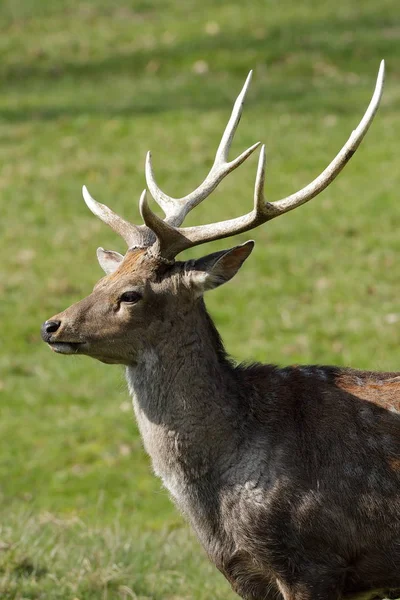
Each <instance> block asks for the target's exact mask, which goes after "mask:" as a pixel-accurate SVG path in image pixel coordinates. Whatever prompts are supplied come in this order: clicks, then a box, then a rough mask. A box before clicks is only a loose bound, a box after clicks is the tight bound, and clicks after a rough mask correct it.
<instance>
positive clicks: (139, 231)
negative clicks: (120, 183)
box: [83, 60, 385, 260]
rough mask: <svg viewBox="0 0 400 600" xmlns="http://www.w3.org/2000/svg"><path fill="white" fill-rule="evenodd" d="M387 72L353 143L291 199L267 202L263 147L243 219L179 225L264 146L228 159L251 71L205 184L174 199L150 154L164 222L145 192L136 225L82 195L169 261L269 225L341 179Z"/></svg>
mask: <svg viewBox="0 0 400 600" xmlns="http://www.w3.org/2000/svg"><path fill="white" fill-rule="evenodd" d="M384 74H385V63H384V61H383V60H382V62H381V65H380V68H379V73H378V77H377V81H376V86H375V91H374V94H373V96H372V99H371V102H370V103H369V106H368V108H367V110H366V112H365V114H364V116H363V118H362V119H361V121H360V123H359V125H358V127H357V128H356V129H355V130H354V131H353V132H352V134H351V135H350V137H349V139H348V141H347V142H346V143H345V145H344V146H343V148H342V149H341V150H340V152H339V153H338V154H337V156H336V157H335V158H334V159H333V161H332V162H331V163H330V164H329V165H328V167H326V169H325V170H324V171H323V172H322V173H321V174H320V175H319V176H318V177H317V178H316V179H314V181H312V182H311V183H309V184H308V185H307V186H306V187H304V188H303V189H301V190H299V191H298V192H296V193H294V194H291V195H290V196H287V197H286V198H282V199H281V200H277V201H276V202H266V201H265V198H264V179H265V165H266V160H265V147H264V146H262V148H261V152H260V158H259V161H258V168H257V174H256V181H255V190H254V208H253V210H252V211H251V212H249V213H248V214H246V215H244V216H242V217H237V218H236V219H229V220H228V221H221V222H219V223H212V224H210V225H199V226H196V227H179V225H181V224H182V222H183V220H184V218H185V216H186V215H187V214H188V212H189V211H190V210H192V209H193V208H194V207H195V206H197V205H198V204H200V202H202V201H203V200H204V199H205V198H207V196H209V195H210V194H211V192H212V191H213V190H214V189H215V188H216V187H217V185H218V184H219V183H220V182H221V181H222V179H223V178H224V177H225V176H226V175H227V174H228V173H230V172H231V171H233V170H234V169H236V167H238V166H239V165H241V164H242V162H244V161H245V160H246V158H248V157H249V156H250V154H252V152H254V150H255V149H256V148H257V147H258V146H259V142H257V143H256V144H254V145H253V146H251V147H250V148H248V149H247V150H245V151H244V152H242V154H240V155H239V156H238V157H237V158H235V159H234V160H232V161H230V162H229V161H228V153H229V149H230V147H231V144H232V140H233V136H234V135H235V131H236V129H237V126H238V124H239V121H240V117H241V115H242V111H243V102H244V99H245V96H246V93H247V90H248V87H249V84H250V81H251V76H252V72H251V71H250V73H249V75H248V77H247V79H246V82H245V84H244V86H243V88H242V91H241V92H240V94H239V96H238V98H237V100H236V102H235V104H234V107H233V110H232V114H231V117H230V119H229V121H228V124H227V126H226V129H225V131H224V134H223V136H222V139H221V142H220V144H219V147H218V150H217V153H216V155H215V160H214V164H213V166H212V167H211V170H210V172H209V173H208V175H207V177H206V178H205V180H204V181H203V183H202V184H201V185H200V186H199V187H198V188H196V189H195V190H194V191H193V192H191V193H190V194H188V195H187V196H184V197H183V198H172V197H170V196H167V194H165V193H164V192H162V191H161V190H160V188H159V187H158V186H157V184H156V182H155V179H154V174H153V168H152V164H151V155H150V152H149V153H148V155H147V159H146V180H147V185H148V187H149V190H150V192H151V194H152V196H153V197H154V199H155V200H156V202H157V203H158V204H159V205H160V206H161V208H162V209H163V210H164V212H165V219H164V220H162V219H160V217H158V216H157V215H156V214H155V213H154V212H153V211H152V210H151V209H150V207H149V205H148V202H147V198H146V190H145V191H144V192H143V193H142V195H141V198H140V211H141V215H142V218H143V220H144V222H145V225H139V226H137V225H133V224H131V223H129V222H128V221H125V220H124V219H122V218H121V217H119V216H118V215H116V214H115V213H114V212H113V211H112V210H110V209H109V208H108V207H107V206H105V205H104V204H100V203H98V202H96V201H95V200H94V199H93V198H92V197H91V196H90V194H89V192H88V191H87V189H86V188H85V187H84V188H83V195H84V198H85V202H86V204H87V205H88V207H89V208H90V210H91V211H92V212H93V213H94V214H95V215H97V216H98V217H100V218H101V219H102V220H103V221H104V222H105V223H107V224H108V225H110V226H111V227H112V228H113V229H114V230H115V231H116V232H117V233H119V234H120V235H121V236H122V237H123V238H124V239H125V240H126V242H127V243H128V246H130V247H131V246H142V247H149V246H152V252H153V253H154V254H158V255H160V256H161V257H163V258H165V259H167V260H173V259H174V258H175V256H176V255H177V254H179V252H182V251H183V250H185V249H187V248H191V247H192V246H197V245H198V244H202V243H205V242H210V241H212V240H217V239H221V238H226V237H230V236H232V235H235V234H237V233H242V232H244V231H249V230H250V229H254V228H255V227H258V226H259V225H261V224H262V223H265V222H266V221H270V220H271V219H273V218H275V217H277V216H279V215H282V214H284V213H286V212H289V211H290V210H293V209H294V208H296V207H297V206H301V205H302V204H304V203H305V202H308V201H309V200H311V198H314V196H316V195H317V194H319V193H320V192H322V190H324V189H325V188H326V187H327V186H328V185H329V184H330V183H331V182H332V181H333V180H334V179H335V177H337V175H338V174H339V173H340V171H341V170H342V169H343V167H344V166H345V165H346V164H347V162H348V161H349V160H350V158H351V157H352V156H353V154H354V153H355V151H356V150H357V148H358V146H359V145H360V144H361V142H362V140H363V138H364V136H365V134H366V133H367V131H368V128H369V126H370V125H371V123H372V121H373V118H374V116H375V113H376V111H377V110H378V107H379V102H380V99H381V96H382V90H383V82H384Z"/></svg>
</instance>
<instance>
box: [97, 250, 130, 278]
mask: <svg viewBox="0 0 400 600" xmlns="http://www.w3.org/2000/svg"><path fill="white" fill-rule="evenodd" d="M97 259H98V261H99V264H100V266H101V268H102V269H103V271H104V272H105V273H106V275H110V274H111V273H114V271H116V270H117V269H118V267H119V264H120V262H122V261H123V260H124V257H123V256H122V254H120V253H119V252H114V250H104V248H97Z"/></svg>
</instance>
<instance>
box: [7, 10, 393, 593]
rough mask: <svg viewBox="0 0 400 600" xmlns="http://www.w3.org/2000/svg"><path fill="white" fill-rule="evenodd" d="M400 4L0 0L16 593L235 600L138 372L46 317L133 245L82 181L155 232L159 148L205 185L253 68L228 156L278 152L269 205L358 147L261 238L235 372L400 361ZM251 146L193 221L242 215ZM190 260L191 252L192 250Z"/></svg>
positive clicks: (220, 298)
mask: <svg viewBox="0 0 400 600" xmlns="http://www.w3.org/2000/svg"><path fill="white" fill-rule="evenodd" d="M398 8H399V7H398V3H397V1H396V0H381V1H380V2H379V3H377V2H376V1H375V0H364V1H363V2H357V1H356V0H350V1H349V0H336V2H331V1H328V0H318V1H316V0H305V1H303V2H294V1H293V0H280V1H278V0H268V1H267V0H252V2H251V3H247V5H246V3H244V2H240V3H239V2H236V1H233V2H228V1H225V0H218V1H217V2H215V0H214V1H212V0H203V1H202V2H194V1H192V0H185V1H178V0H175V1H174V0H163V1H162V0H136V1H133V0H131V1H128V0H114V1H113V2H109V1H107V0H92V1H91V2H81V1H79V0H58V1H57V2H50V1H49V0H42V1H41V2H37V1H34V0H3V1H2V3H1V4H0V24H1V35H0V81H1V93H0V154H1V160H0V205H1V211H0V231H1V235H0V246H1V256H2V260H1V263H0V396H1V402H0V597H1V598H2V599H11V598H12V599H22V598H24V599H27V598H29V599H33V598H43V599H44V598H45V599H46V600H47V599H53V598H55V599H56V598H62V599H71V600H73V599H75V600H76V599H78V600H86V599H92V598H93V599H99V598H102V599H112V598H116V599H120V598H121V599H127V598H135V599H140V600H145V599H157V600H184V599H187V600H189V599H192V598H196V599H199V600H207V599H210V598H213V599H221V600H222V599H228V598H232V599H233V598H234V595H233V594H232V593H231V592H230V590H229V585H228V584H227V583H226V582H225V580H224V579H223V578H222V576H220V575H219V573H217V572H216V571H215V569H214V568H213V567H211V566H210V565H209V564H208V561H207V559H206V558H205V556H204V553H203V551H202V550H201V548H200V546H199V545H198V543H197V541H196V540H195V538H194V535H193V534H192V533H191V532H190V531H189V528H188V527H187V526H186V524H185V523H184V521H183V519H182V518H181V517H180V516H179V515H178V513H177V511H176V510H175V509H174V507H173V506H172V503H171V502H170V500H169V498H168V495H167V493H166V492H165V490H163V489H162V487H161V484H160V482H159V481H158V480H157V479H156V478H155V477H154V476H153V475H152V473H151V468H150V465H149V461H148V459H147V457H146V456H145V454H144V450H143V448H142V446H141V442H140V439H139V437H138V433H137V429H136V424H135V422H134V418H133V414H132V410H131V406H130V400H129V397H128V393H127V389H126V385H125V381H124V373H123V369H122V368H120V367H111V366H106V365H103V364H100V363H96V362H95V361H93V360H91V359H89V358H84V357H81V358H71V357H63V356H56V355H54V354H52V353H51V352H50V350H49V349H48V348H47V347H46V346H45V344H43V343H42V342H41V340H40V335H39V329H40V325H41V323H42V322H43V321H44V320H45V319H47V318H49V317H50V316H51V315H53V314H54V313H57V312H59V311H60V310H62V309H64V308H65V307H66V306H68V305H69V304H71V303H72V302H75V301H77V300H79V299H80V298H81V297H82V296H84V295H86V294H88V293H89V292H90V291H91V289H92V286H93V284H94V283H95V282H96V281H97V279H99V278H100V277H101V275H102V272H101V270H100V268H99V266H98V264H97V260H96V256H95V251H96V248H97V247H98V246H100V245H101V246H104V247H106V248H110V249H115V250H118V251H120V252H124V251H125V248H124V243H123V241H122V240H121V239H120V238H118V237H117V236H116V235H115V234H114V233H113V232H112V231H111V230H110V229H108V228H107V227H106V226H105V225H104V224H102V223H101V222H100V221H99V220H98V219H96V218H95V217H94V216H93V215H91V213H90V212H89V211H88V210H87V208H86V206H85V204H84V202H83V200H82V197H81V186H82V184H86V185H87V186H88V188H89V190H90V192H91V193H92V194H93V196H94V197H95V198H96V199H97V200H99V201H101V202H105V203H106V204H109V205H110V206H111V207H112V208H113V209H114V210H115V211H117V212H119V213H120V214H121V215H123V216H124V217H125V218H127V219H131V220H133V221H135V222H138V223H139V222H140V217H139V212H138V198H139V194H140V192H141V190H142V189H143V187H144V185H145V180H144V157H145V153H146V151H147V150H149V149H151V150H152V153H153V163H154V168H155V172H156V175H157V180H158V182H159V184H160V186H161V188H162V189H164V190H165V191H166V192H167V193H169V194H171V195H175V196H181V195H183V194H185V193H187V192H188V191H190V190H192V189H193V188H194V187H196V186H197V185H198V184H199V183H200V181H202V179H203V178H204V177H205V175H206V173H207V172H208V169H209V167H210V165H211V164H212V161H213V157H214V153H215V150H216V148H217V145H218V143H219V138H220V135H221V133H222V131H223V129H224V127H225V124H226V122H227V119H228V117H229V114H230V110H231V106H232V103H233V101H234V99H235V98H236V95H237V94H238V92H239V91H240V88H241V86H242V84H243V82H244V79H245V77H246V75H247V73H248V71H249V70H250V69H251V68H252V69H254V78H253V83H252V87H251V89H250V92H249V95H248V99H247V102H246V107H245V111H244V114H243V117H242V121H241V124H240V127H239V129H238V131H237V134H236V139H235V142H234V144H233V147H232V156H234V155H236V154H237V153H239V152H240V151H241V150H242V149H244V148H245V147H247V146H250V145H251V144H252V143H254V142H255V141H258V140H259V139H260V140H262V141H265V143H266V144H267V153H268V171H267V180H266V195H267V198H268V199H270V200H276V199H279V198H281V197H283V196H285V195H287V194H289V193H291V192H293V191H295V190H297V189H299V188H301V187H303V186H304V185H306V184H307V183H308V182H309V181H311V180H312V179H313V178H314V177H315V176H316V175H318V174H319V172H320V171H322V169H323V168H324V167H325V166H326V165H327V164H328V163H329V162H330V160H331V159H332V158H333V157H334V155H335V154H336V153H337V152H338V151H339V149H340V148H341V147H342V145H343V144H344V142H345V141H346V140H347V138H348V136H349V135H350V133H351V131H352V129H354V128H355V126H356V125H357V124H358V122H359V120H360V118H361V116H362V115H363V113H364V111H365V109H366V107H367V105H368V102H369V100H370V97H371V94H372V91H373V88H374V85H375V78H376V74H377V71H378V66H379V62H380V60H381V58H385V59H386V64H387V76H386V86H385V91H384V96H383V101H382V105H381V108H380V110H379V112H378V115H377V117H376V120H375V121H374V123H373V125H372V127H371V129H370V131H369V133H368V135H367V137H366V139H365V140H364V142H363V144H362V146H361V148H360V150H359V151H358V152H357V153H356V155H355V157H354V158H353V159H352V161H351V162H350V163H349V165H348V166H347V167H346V169H345V171H344V172H343V173H342V174H341V175H340V176H339V179H338V180H336V181H335V182H334V183H333V184H332V186H331V187H329V188H328V190H327V191H325V192H324V193H323V194H321V195H320V196H319V197H318V198H315V199H314V200H312V201H311V202H310V203H309V204H308V205H306V206H304V207H301V208H299V209H298V210H297V211H296V212H293V213H290V214H288V215H285V216H284V217H282V218H281V219H277V220H274V221H272V222H271V223H268V224H266V225H264V226H263V227H261V228H260V229H259V230H257V231H255V232H253V233H251V234H250V235H243V236H237V237H236V238H235V239H234V240H230V241H228V242H227V241H225V242H221V243H214V244H212V245H211V246H208V247H207V248H201V249H195V250H194V251H193V253H192V256H199V255H200V254H201V253H206V252H207V251H211V250H216V249H218V248H222V247H226V246H229V244H230V245H233V244H235V243H240V242H242V241H245V240H246V239H249V238H251V237H253V238H254V239H255V240H256V248H255V251H254V252H253V254H252V256H251V258H250V259H249V260H248V261H247V262H246V265H245V266H244V268H243V269H242V270H241V272H240V274H238V276H237V277H236V278H235V280H234V281H232V282H231V283H229V284H228V285H227V286H223V287H222V288H219V289H218V290H216V291H215V292H212V293H210V294H209V296H208V298H207V302H208V307H209V309H210V311H211V314H212V316H213V317H214V319H215V322H216V324H217V326H218V328H219V330H220V332H221V334H222V336H223V339H224V341H225V343H226V346H227V349H228V350H229V352H231V353H232V354H233V356H234V357H235V358H237V359H238V360H254V359H256V360H260V361H263V362H276V363H278V364H290V363H332V364H337V365H344V364H346V365H350V366H353V367H359V368H364V369H375V370H396V369H398V368H399V366H398V359H399V351H398V341H399V324H400V307H399V302H398V297H397V294H398V280H399V274H400V273H399V268H398V261H399V256H400V237H399V226H400V206H399V198H398V190H399V187H400V174H399V159H398V154H399V149H400V148H399V138H400V111H399V107H400V65H399V59H400V16H399V10H398ZM255 169H256V156H254V157H252V158H251V159H250V160H249V161H248V163H246V164H245V165H243V166H242V167H240V169H238V170H237V171H235V172H234V173H233V174H232V175H230V177H229V178H228V179H227V180H226V181H225V182H224V183H223V184H221V185H220V187H219V188H218V189H217V190H216V192H215V193H214V194H213V196H212V197H211V198H210V199H209V200H206V201H205V202H204V203H203V205H201V206H200V207H198V208H197V209H196V210H195V211H194V212H193V213H191V216H190V218H189V219H188V223H205V222H211V221H213V220H217V219H218V220H220V219H226V218H229V217H233V216H237V215H239V214H243V213H244V212H247V211H248V210H249V209H250V207H251V205H252V196H253V182H254V176H255ZM187 256H188V255H187Z"/></svg>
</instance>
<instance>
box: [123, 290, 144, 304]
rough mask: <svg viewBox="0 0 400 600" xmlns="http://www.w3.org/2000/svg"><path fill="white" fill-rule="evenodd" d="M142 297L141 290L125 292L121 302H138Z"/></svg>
mask: <svg viewBox="0 0 400 600" xmlns="http://www.w3.org/2000/svg"><path fill="white" fill-rule="evenodd" d="M141 297H142V294H139V292H124V293H123V294H122V296H121V297H120V302H128V303H130V304H133V303H134V302H138V301H139V300H140V299H141Z"/></svg>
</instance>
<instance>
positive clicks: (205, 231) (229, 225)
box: [146, 60, 385, 258]
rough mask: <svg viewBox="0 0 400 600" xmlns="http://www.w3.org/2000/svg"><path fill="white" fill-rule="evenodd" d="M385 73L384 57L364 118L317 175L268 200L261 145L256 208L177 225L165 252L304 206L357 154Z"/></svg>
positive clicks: (226, 234)
mask: <svg viewBox="0 0 400 600" xmlns="http://www.w3.org/2000/svg"><path fill="white" fill-rule="evenodd" d="M384 74H385V62H384V61H383V60H382V61H381V64H380V68H379V72H378V77H377V81H376V86H375V90H374V93H373V96H372V99H371V101H370V103H369V105H368V108H367V110H366V112H365V114H364V116H363V118H362V119H361V121H360V123H359V125H358V127H357V128H356V129H355V130H354V131H353V132H352V133H351V135H350V137H349V139H348V140H347V142H346V143H345V145H344V146H343V148H342V149H341V150H340V152H339V153H338V154H337V155H336V157H335V158H334V159H333V160H332V162H331V163H330V164H329V165H328V167H326V169H325V170H324V171H323V172H322V173H321V174H320V175H319V176H318V177H317V178H316V179H314V180H313V181H312V182H311V183H309V184H308V185H307V186H306V187H304V188H302V189H301V190H299V191H298V192H296V193H294V194H292V195H291V196H287V197H286V198H282V199H281V200H278V201H276V202H266V201H265V199H264V191H263V189H264V178H265V162H266V161H265V148H264V146H263V147H262V148H261V152H260V158H259V162H258V168H257V176H256V183H255V191H254V208H253V210H252V211H251V212H250V213H248V214H246V215H244V216H242V217H237V218H235V219H229V220H227V221H221V222H219V223H212V224H210V225H199V226H197V227H182V228H179V229H178V228H174V229H175V231H176V234H177V235H176V236H175V237H174V242H173V244H172V246H171V249H167V251H166V252H164V255H168V257H169V258H171V257H172V256H176V255H177V254H178V253H179V252H182V251H183V250H185V249H187V248H191V247H193V246H197V245H199V244H202V243H205V242H211V241H213V240H217V239H221V238H226V237H230V236H232V235H235V234H238V233H243V232H245V231H249V230H250V229H254V228H255V227H258V226H259V225H261V224H263V223H265V222H266V221H270V220H271V219H273V218H275V217H277V216H279V215H281V214H284V213H286V212H289V211H290V210H293V209H294V208H296V207H297V206H301V205H302V204H304V203H305V202H308V201H309V200H311V199H312V198H314V197H315V196H316V195H317V194H319V193H320V192H321V191H322V190H324V189H325V188H326V187H327V186H328V185H329V184H330V183H331V182H332V181H333V180H334V179H335V178H336V177H337V175H338V174H339V173H340V171H341V170H342V169H343V167H344V166H345V165H346V164H347V162H348V161H349V160H350V158H351V157H352V156H353V155H354V153H355V151H356V150H357V148H358V147H359V145H360V144H361V142H362V140H363V138H364V136H365V134H366V133H367V131H368V128H369V126H370V125H371V123H372V121H373V119H374V116H375V114H376V111H377V110H378V107H379V102H380V99H381V97H382V91H383V83H384ZM157 218H158V217H157ZM146 223H147V221H146ZM160 233H161V232H160ZM156 234H157V232H156ZM161 235H162V233H161ZM171 237H172V236H171V232H169V238H170V239H171ZM164 247H165V245H164Z"/></svg>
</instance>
